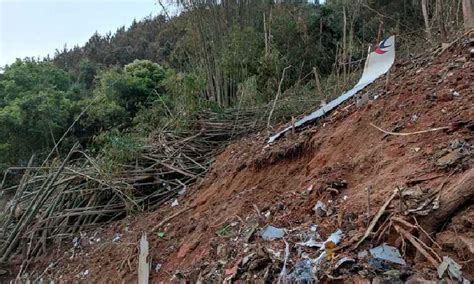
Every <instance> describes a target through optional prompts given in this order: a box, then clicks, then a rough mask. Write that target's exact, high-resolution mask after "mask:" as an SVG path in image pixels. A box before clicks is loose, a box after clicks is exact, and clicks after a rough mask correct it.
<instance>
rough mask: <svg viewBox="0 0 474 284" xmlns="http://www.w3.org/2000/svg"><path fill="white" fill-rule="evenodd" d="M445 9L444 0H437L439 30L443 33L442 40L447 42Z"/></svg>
mask: <svg viewBox="0 0 474 284" xmlns="http://www.w3.org/2000/svg"><path fill="white" fill-rule="evenodd" d="M445 20H446V18H445V17H444V9H443V0H436V21H437V22H438V27H439V32H440V35H441V41H442V42H446V37H447V33H446V27H445V25H444V21H445Z"/></svg>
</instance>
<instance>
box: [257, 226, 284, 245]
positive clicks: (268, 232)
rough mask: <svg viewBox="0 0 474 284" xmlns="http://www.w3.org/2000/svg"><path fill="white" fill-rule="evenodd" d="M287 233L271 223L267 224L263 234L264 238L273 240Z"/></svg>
mask: <svg viewBox="0 0 474 284" xmlns="http://www.w3.org/2000/svg"><path fill="white" fill-rule="evenodd" d="M284 235H285V230H284V229H280V228H277V227H273V226H271V225H268V226H266V227H265V228H264V229H263V230H262V232H261V236H262V238H263V239H264V240H267V241H273V240H275V239H281V238H283V236H284Z"/></svg>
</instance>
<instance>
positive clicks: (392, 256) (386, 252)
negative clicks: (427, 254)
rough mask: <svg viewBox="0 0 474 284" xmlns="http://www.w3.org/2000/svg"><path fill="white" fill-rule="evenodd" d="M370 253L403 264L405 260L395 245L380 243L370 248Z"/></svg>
mask: <svg viewBox="0 0 474 284" xmlns="http://www.w3.org/2000/svg"><path fill="white" fill-rule="evenodd" d="M370 254H371V255H372V256H373V257H374V258H377V259H381V260H386V261H389V262H393V263H396V264H400V265H405V264H406V262H405V260H404V259H403V258H402V256H401V254H400V251H399V250H398V249H397V248H396V247H392V246H389V245H387V244H382V245H381V246H378V247H375V248H373V249H371V250H370Z"/></svg>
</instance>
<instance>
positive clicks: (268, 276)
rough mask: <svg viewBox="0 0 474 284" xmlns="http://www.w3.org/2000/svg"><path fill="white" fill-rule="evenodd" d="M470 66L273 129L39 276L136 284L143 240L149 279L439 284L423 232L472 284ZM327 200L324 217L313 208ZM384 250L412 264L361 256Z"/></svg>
mask: <svg viewBox="0 0 474 284" xmlns="http://www.w3.org/2000/svg"><path fill="white" fill-rule="evenodd" d="M473 67H474V62H473V60H472V59H471V58H470V57H469V51H468V49H467V46H466V44H465V43H464V42H463V41H462V40H461V41H459V42H458V43H457V44H454V45H453V46H451V47H450V48H449V49H448V50H447V51H444V52H443V53H441V54H440V55H436V56H433V58H429V57H426V56H425V57H420V58H418V59H414V60H413V61H410V62H403V63H400V62H399V63H397V65H396V66H395V67H394V70H393V71H392V72H391V75H390V78H389V79H388V80H386V79H385V78H383V79H382V80H380V81H379V82H377V83H376V84H374V85H373V86H371V87H369V88H367V89H366V90H365V91H364V92H362V96H361V98H360V99H358V100H353V101H349V102H347V103H345V104H344V105H342V106H341V107H339V108H338V109H337V110H336V111H334V112H332V113H331V114H330V115H328V116H327V117H326V118H324V119H323V120H321V121H319V122H318V123H316V124H314V125H312V126H310V127H307V128H306V129H304V130H303V131H298V132H296V133H293V134H291V133H290V134H289V135H287V137H284V138H283V139H281V140H279V141H277V142H276V143H274V145H271V146H267V145H266V142H265V141H266V139H267V138H268V134H269V133H267V132H265V133H259V134H256V135H254V136H251V137H247V138H245V139H242V140H241V141H239V142H238V143H235V144H233V145H231V146H229V147H228V148H227V149H226V150H225V151H224V152H223V153H222V154H221V155H220V156H219V157H218V158H217V159H216V161H215V163H214V165H213V166H212V168H211V169H210V171H209V173H208V174H207V176H206V178H205V179H204V180H202V181H201V183H200V184H199V185H197V186H196V187H195V188H192V189H189V190H188V191H187V192H186V193H185V194H184V195H182V196H180V198H179V199H178V203H179V205H178V206H175V207H171V204H168V205H166V206H164V208H162V209H160V210H159V211H156V212H152V213H147V214H143V215H139V216H135V217H128V218H127V219H125V220H122V221H119V222H116V223H114V224H112V225H110V226H108V227H106V228H103V229H101V230H97V231H93V232H87V233H85V234H83V235H82V236H81V237H80V240H79V241H78V242H76V243H79V245H76V246H75V247H73V244H72V242H70V241H68V242H64V243H61V244H58V245H55V246H54V248H52V249H51V250H50V254H49V256H48V257H45V258H43V259H41V260H40V261H38V262H37V263H34V264H33V265H32V267H31V269H29V270H30V272H31V273H32V274H33V275H36V276H38V275H42V276H43V277H44V278H54V279H58V278H59V279H63V280H79V279H82V280H87V281H99V282H100V281H108V280H115V281H127V282H128V281H132V280H135V279H136V278H137V256H138V247H137V243H138V240H139V238H140V236H141V235H142V233H143V232H146V233H147V236H148V239H149V241H150V256H151V262H152V269H151V278H152V281H153V282H160V281H163V282H170V281H179V280H180V279H187V280H193V281H196V280H199V279H200V280H207V281H223V280H224V279H225V278H227V279H228V280H229V281H230V280H232V281H235V280H239V279H240V280H244V281H253V280H259V281H260V280H266V281H276V280H277V279H279V278H281V279H290V280H298V279H308V277H309V276H307V275H306V274H305V273H310V274H312V276H314V277H318V278H319V279H320V280H325V281H328V280H331V279H333V278H335V279H347V278H350V279H352V280H354V281H355V280H363V279H366V280H370V279H374V278H377V279H385V280H387V281H406V280H413V279H415V278H417V279H420V278H424V279H436V278H437V277H438V274H437V271H436V267H435V265H434V263H433V261H430V260H429V257H428V258H427V257H426V256H423V253H422V252H421V250H420V249H418V248H416V246H415V245H414V244H413V243H412V242H411V241H410V240H409V237H410V236H414V237H415V238H416V239H417V240H419V241H420V243H421V242H422V244H426V245H427V246H426V247H423V249H424V250H425V252H426V251H428V253H429V255H430V257H431V258H433V259H434V260H435V263H438V264H439V263H441V262H442V257H443V256H449V257H451V258H452V259H453V260H454V261H456V263H458V264H460V265H461V266H462V269H461V270H462V272H463V276H464V277H465V278H467V279H469V280H471V281H472V280H473V279H474V261H473V259H474V233H473V229H472V228H473V222H474V218H473V216H474V206H473V203H472V200H473V194H474V183H472V181H473V175H474V173H473V169H472V165H473V151H474V150H473V144H474V139H473V127H474V125H473V118H474V96H473V95H474V91H473V90H474V85H473V82H474V74H473V70H474V68H473ZM377 127H378V128H380V129H378V128H377ZM439 127H443V129H438V130H433V128H439ZM382 130H385V131H387V132H395V133H397V134H396V135H394V134H393V133H384V132H383V131H382ZM425 130H430V131H427V132H423V133H416V132H418V131H425ZM431 130H432V131H431ZM400 133H407V135H400ZM466 184H467V187H468V188H467V190H466V189H465V188H466ZM463 186H464V191H463V192H462V194H461V197H460V196H458V195H457V193H458V191H459V192H460V190H463ZM395 190H396V192H395V194H394V191H395ZM449 194H451V195H449ZM392 195H393V200H391V202H390V203H388V206H387V207H386V210H384V211H383V212H382V213H383V214H382V215H381V216H380V218H379V219H377V220H378V222H376V223H375V226H374V228H373V230H372V232H371V234H369V235H368V237H367V239H366V240H365V241H363V242H361V244H360V245H359V246H358V247H357V248H356V244H357V243H358V241H359V240H361V238H362V237H363V235H364V233H365V232H366V231H367V228H368V227H369V224H370V222H371V221H372V220H374V218H376V216H377V213H378V212H379V209H380V208H381V207H382V205H383V204H384V203H385V202H386V201H387V200H388V199H389V198H390V197H392ZM447 197H449V198H448V199H449V200H451V199H452V200H455V201H456V204H455V205H452V204H451V205H450V204H447V203H446V200H448V199H446V198H447ZM443 198H444V199H443ZM456 198H457V199H456ZM318 201H320V202H321V204H323V205H324V207H325V208H324V207H319V209H316V210H314V209H315V208H314V207H315V205H316V204H317V203H318ZM448 207H449V208H448ZM436 212H437V213H436ZM443 213H444V214H443ZM433 216H435V217H436V216H437V217H438V218H441V219H433V218H434V217H433ZM403 222H405V223H403ZM418 224H420V226H418ZM267 225H272V226H274V227H277V228H282V229H285V235H284V238H279V239H275V240H264V239H263V238H262V237H261V235H260V233H261V231H262V228H265V226H267ZM420 228H423V229H424V230H426V231H427V233H428V234H429V236H430V237H429V238H428V237H427V236H426V234H425V233H424V232H423V231H424V230H421V229H420ZM337 229H340V230H341V231H342V234H343V235H342V238H341V241H340V243H338V244H336V247H335V248H331V247H327V244H326V245H325V246H326V248H324V247H323V251H325V252H326V253H327V254H329V256H327V257H324V259H323V261H322V262H320V263H318V264H317V265H316V264H314V263H312V264H311V265H309V264H307V263H308V262H305V260H314V259H317V258H318V256H320V254H321V251H320V249H319V248H314V247H308V246H304V245H302V244H301V243H304V242H306V241H308V240H315V241H324V240H326V239H327V238H328V237H329V236H330V234H331V233H333V232H335V231H336V230H337ZM404 232H406V233H408V234H405V233H404ZM318 236H319V237H320V239H318ZM78 237H79V236H78ZM383 243H387V244H389V245H391V246H394V247H396V248H397V249H398V250H399V251H400V253H401V256H402V259H403V260H404V261H405V262H406V263H405V265H400V266H396V265H395V266H394V265H393V263H382V264H380V263H378V264H377V263H375V264H374V262H371V261H370V258H369V260H367V259H365V256H364V251H366V250H367V249H369V248H373V247H376V246H378V245H380V244H383ZM343 257H347V259H345V260H346V261H344V262H341V263H339V265H338V261H340V260H341V259H342V258H343ZM438 257H439V258H438ZM349 259H351V260H349ZM285 260H286V261H285ZM305 263H306V264H305ZM308 267H309V268H308ZM283 268H285V270H284V272H283V273H282V269H283ZM443 277H451V278H452V276H448V274H444V276H443Z"/></svg>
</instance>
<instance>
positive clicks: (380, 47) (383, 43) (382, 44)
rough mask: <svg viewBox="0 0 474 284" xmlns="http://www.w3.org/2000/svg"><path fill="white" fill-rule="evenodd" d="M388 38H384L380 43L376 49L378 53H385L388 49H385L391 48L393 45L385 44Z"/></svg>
mask: <svg viewBox="0 0 474 284" xmlns="http://www.w3.org/2000/svg"><path fill="white" fill-rule="evenodd" d="M387 39H388V38H386V39H384V40H383V41H382V42H381V43H380V45H379V46H378V47H377V48H376V49H375V53H377V54H384V53H386V52H387V50H384V49H386V48H389V47H390V46H391V45H385V42H386V41H387Z"/></svg>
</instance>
